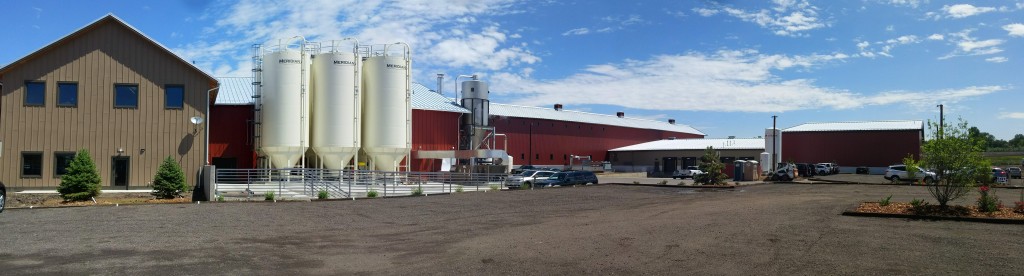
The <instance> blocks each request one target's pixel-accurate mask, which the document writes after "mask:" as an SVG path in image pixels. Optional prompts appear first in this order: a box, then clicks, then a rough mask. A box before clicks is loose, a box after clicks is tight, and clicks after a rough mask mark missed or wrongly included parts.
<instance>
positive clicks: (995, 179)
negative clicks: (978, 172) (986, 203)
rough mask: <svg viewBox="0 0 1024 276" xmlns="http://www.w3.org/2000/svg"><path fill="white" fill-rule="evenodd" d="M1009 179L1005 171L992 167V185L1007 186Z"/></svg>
mask: <svg viewBox="0 0 1024 276" xmlns="http://www.w3.org/2000/svg"><path fill="white" fill-rule="evenodd" d="M1008 178H1009V177H1008V174H1007V173H1006V171H1005V170H1003V169H1002V168H996V167H992V183H999V184H1006V182H1007V179H1008Z"/></svg>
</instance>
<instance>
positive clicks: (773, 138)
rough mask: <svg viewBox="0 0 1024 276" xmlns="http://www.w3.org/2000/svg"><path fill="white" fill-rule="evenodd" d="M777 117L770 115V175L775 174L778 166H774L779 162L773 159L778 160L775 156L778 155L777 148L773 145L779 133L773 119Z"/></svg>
mask: <svg viewBox="0 0 1024 276" xmlns="http://www.w3.org/2000/svg"><path fill="white" fill-rule="evenodd" d="M778 118H779V116H778V115H772V175H774V174H775V170H777V169H778V168H776V166H777V165H778V163H779V162H778V161H775V160H778V157H777V156H778V154H779V153H778V152H777V151H778V148H776V146H775V141H776V140H777V139H779V133H778V130H777V129H776V128H775V121H776V119H778Z"/></svg>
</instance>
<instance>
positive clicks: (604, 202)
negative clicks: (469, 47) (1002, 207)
mask: <svg viewBox="0 0 1024 276" xmlns="http://www.w3.org/2000/svg"><path fill="white" fill-rule="evenodd" d="M1017 192H1018V191H1009V190H1005V191H1004V190H1001V191H999V193H1000V194H997V195H998V196H1000V197H1001V198H1003V199H1004V200H1005V201H1007V202H1009V201H1010V200H1012V199H1014V198H1016V197H1017V194H1016V193H1017ZM888 195H893V200H894V201H909V200H911V199H913V198H926V199H927V198H930V197H929V196H928V193H927V191H926V190H925V189H924V188H922V187H909V186H880V185H800V184H766V185H757V186H745V187H738V188H736V189H728V190H721V189H718V190H712V189H707V190H705V189H683V188H667V187H644V186H628V185H597V186H587V187H560V188H550V189H537V190H523V191H497V192H473V193H459V194H452V195H432V196H427V197H406V198H388V199H364V200H355V201H352V200H340V201H325V202H278V203H202V204H198V205H197V204H168V205H142V206H120V207H78V208H55V209H17V210H8V211H5V212H4V213H2V214H0V236H2V237H0V274H2V275H40V274H89V275H104V274H113V275H154V274H170V275H199V274H202V275H295V274H299V275H306V274H316V275H349V274H416V275H422V274H462V275H466V274H472V275H496V274H497V275H502V274H503V275H509V274H515V275H522V274H528V275H535V274H546V275H552V274H554V275H564V274H572V275H578V274H627V275H635V274H655V275H663V274H694V275H706V274H811V275H832V274H846V275H863V274H886V275H890V274H926V275H934V274H954V275H965V274H969V275H1014V274H1017V275H1019V274H1020V273H1021V271H1024V253H1021V252H1024V239H1021V238H1020V237H1021V230H1022V228H1021V227H1020V226H1016V225H1000V224H985V223H967V222H952V221H919V220H906V219H887V218H865V217H846V216H841V215H840V213H841V212H842V211H844V210H845V209H848V208H850V207H852V206H853V205H854V204H856V203H857V202H860V201H873V200H878V199H881V198H882V197H885V196H888ZM974 197H976V194H974V193H971V194H970V195H969V196H968V197H967V198H964V199H962V200H960V201H959V202H960V203H963V204H969V203H970V202H972V201H973V198H974Z"/></svg>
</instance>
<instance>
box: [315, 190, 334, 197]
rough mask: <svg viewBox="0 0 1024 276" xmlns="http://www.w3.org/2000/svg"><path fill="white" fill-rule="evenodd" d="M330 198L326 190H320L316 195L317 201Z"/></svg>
mask: <svg viewBox="0 0 1024 276" xmlns="http://www.w3.org/2000/svg"><path fill="white" fill-rule="evenodd" d="M330 196H331V195H330V194H328V193H327V190H320V192H317V193H316V198H317V199H327V198H328V197H330Z"/></svg>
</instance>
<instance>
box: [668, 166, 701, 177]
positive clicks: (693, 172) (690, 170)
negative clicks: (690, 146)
mask: <svg viewBox="0 0 1024 276" xmlns="http://www.w3.org/2000/svg"><path fill="white" fill-rule="evenodd" d="M699 174H704V172H702V171H701V170H700V168H698V167H697V166H688V167H686V168H685V169H681V170H676V171H675V172H673V173H672V179H676V178H678V179H686V178H687V177H689V178H693V177H694V176H697V175H699Z"/></svg>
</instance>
